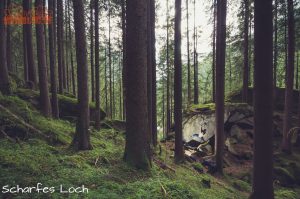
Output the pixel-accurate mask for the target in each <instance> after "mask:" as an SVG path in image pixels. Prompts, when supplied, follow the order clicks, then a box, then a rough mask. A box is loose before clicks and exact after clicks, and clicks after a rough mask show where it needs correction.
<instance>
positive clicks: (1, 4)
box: [0, 1, 11, 94]
mask: <svg viewBox="0 0 300 199" xmlns="http://www.w3.org/2000/svg"><path fill="white" fill-rule="evenodd" d="M4 16H5V1H0V91H1V92H2V94H10V93H11V90H10V84H9V79H8V69H7V62H6V46H5V44H6V32H5V26H6V25H5V24H4Z"/></svg>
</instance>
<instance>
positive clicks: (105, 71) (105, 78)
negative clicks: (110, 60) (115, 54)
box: [104, 47, 108, 113]
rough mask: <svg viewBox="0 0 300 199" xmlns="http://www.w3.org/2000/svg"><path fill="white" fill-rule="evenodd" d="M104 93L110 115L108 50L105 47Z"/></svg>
mask: <svg viewBox="0 0 300 199" xmlns="http://www.w3.org/2000/svg"><path fill="white" fill-rule="evenodd" d="M104 86H105V88H104V92H105V112H106V113H108V88H107V49H106V47H105V61H104Z"/></svg>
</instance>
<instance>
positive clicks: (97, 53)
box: [94, 0, 100, 130]
mask: <svg viewBox="0 0 300 199" xmlns="http://www.w3.org/2000/svg"><path fill="white" fill-rule="evenodd" d="M94 3H95V80H96V82H95V86H96V92H95V98H96V119H95V127H96V129H97V130H100V79H99V74H100V69H99V68H100V63H99V62H100V58H99V48H100V45H99V1H98V0H94Z"/></svg>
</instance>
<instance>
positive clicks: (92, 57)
mask: <svg viewBox="0 0 300 199" xmlns="http://www.w3.org/2000/svg"><path fill="white" fill-rule="evenodd" d="M92 4H93V2H92V1H91V6H90V11H91V13H90V18H91V23H90V37H91V44H90V48H91V54H90V58H91V87H92V102H94V101H95V73H94V69H95V66H94V25H93V23H94V22H93V16H94V14H93V7H94V5H92ZM95 20H96V18H95ZM95 23H96V22H95ZM95 32H96V28H95ZM98 32H99V31H98ZM95 50H96V47H95Z"/></svg>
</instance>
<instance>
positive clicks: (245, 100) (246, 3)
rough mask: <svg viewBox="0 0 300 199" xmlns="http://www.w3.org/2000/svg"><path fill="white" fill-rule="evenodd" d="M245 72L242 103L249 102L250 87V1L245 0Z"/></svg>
mask: <svg viewBox="0 0 300 199" xmlns="http://www.w3.org/2000/svg"><path fill="white" fill-rule="evenodd" d="M244 6H245V10H244V68H243V69H244V70H243V94H242V101H243V102H244V103H247V102H248V85H249V38H248V33H249V1H248V0H244Z"/></svg>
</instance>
